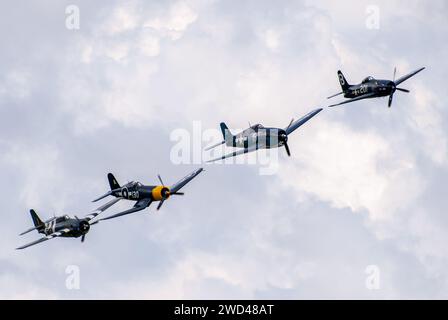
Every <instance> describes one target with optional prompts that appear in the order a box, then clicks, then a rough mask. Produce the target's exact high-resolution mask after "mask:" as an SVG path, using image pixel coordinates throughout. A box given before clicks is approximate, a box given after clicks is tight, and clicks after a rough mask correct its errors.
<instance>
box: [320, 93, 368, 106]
mask: <svg viewBox="0 0 448 320" xmlns="http://www.w3.org/2000/svg"><path fill="white" fill-rule="evenodd" d="M375 95H376V94H375V93H373V92H371V93H368V94H365V95H363V96H359V97H357V98H353V99H350V100H347V101H344V102H341V103H338V104H332V105H331V106H328V107H330V108H332V107H337V106H340V105H342V104H346V103H351V102H355V101H359V100H364V99H368V98H373V97H375Z"/></svg>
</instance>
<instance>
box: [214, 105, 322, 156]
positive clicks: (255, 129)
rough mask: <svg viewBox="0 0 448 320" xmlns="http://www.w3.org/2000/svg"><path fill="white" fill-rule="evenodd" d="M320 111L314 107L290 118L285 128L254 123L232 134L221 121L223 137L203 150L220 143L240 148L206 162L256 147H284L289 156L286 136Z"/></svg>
mask: <svg viewBox="0 0 448 320" xmlns="http://www.w3.org/2000/svg"><path fill="white" fill-rule="evenodd" d="M321 111H322V108H320V109H316V110H313V111H311V112H310V113H308V114H307V115H306V116H304V117H302V118H301V119H299V120H297V121H295V122H294V119H293V120H291V122H290V123H289V125H288V126H287V127H286V128H285V129H280V128H265V127H263V126H262V125H261V124H256V125H254V126H251V127H250V128H248V129H246V130H244V131H243V132H241V133H239V134H237V135H233V134H232V133H231V132H230V130H229V128H228V127H227V125H226V124H225V123H224V122H222V123H221V131H222V135H223V137H224V140H223V141H222V142H219V143H217V144H215V145H213V146H210V147H208V148H206V149H205V150H206V151H207V150H211V149H213V148H216V147H218V146H220V145H222V144H226V146H227V147H234V148H242V149H240V150H238V151H235V152H232V153H229V154H227V155H225V156H222V157H220V158H217V159H213V160H208V161H207V162H214V161H218V160H224V159H226V158H230V157H235V156H238V155H241V154H245V153H249V152H253V151H257V150H258V149H272V148H279V147H285V149H286V153H287V154H288V156H291V152H290V150H289V146H288V136H289V135H290V134H291V133H293V132H294V131H295V130H297V129H298V128H299V127H301V126H302V125H304V124H305V123H306V122H308V121H309V120H311V118H313V117H314V116H315V115H317V114H318V113H319V112H321Z"/></svg>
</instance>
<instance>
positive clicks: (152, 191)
mask: <svg viewBox="0 0 448 320" xmlns="http://www.w3.org/2000/svg"><path fill="white" fill-rule="evenodd" d="M424 69H425V68H420V69H418V70H416V71H414V72H411V73H409V74H407V75H405V76H403V77H401V78H398V79H397V80H395V76H396V68H395V70H394V77H393V80H377V79H374V78H373V77H367V78H365V79H364V80H363V81H362V83H361V84H357V85H350V84H349V83H348V82H347V80H346V79H345V77H344V75H343V74H342V72H341V71H338V77H339V83H340V85H341V88H342V92H340V93H337V94H335V95H333V96H331V97H328V99H330V98H333V97H336V96H339V95H344V97H345V98H347V99H349V100H346V101H344V102H341V103H338V104H333V105H330V106H329V107H335V106H339V105H343V104H347V103H352V102H355V101H359V100H363V99H369V98H377V97H387V96H388V97H389V102H388V106H389V107H391V106H392V102H393V97H394V93H395V92H396V91H397V90H398V91H401V92H406V93H409V90H407V89H404V88H399V87H398V86H399V85H400V84H401V83H403V82H405V81H406V80H408V79H409V78H411V77H413V76H415V75H416V74H417V73H419V72H421V71H423V70H424ZM322 110H323V109H322V108H319V109H315V110H313V111H311V112H309V113H308V114H307V115H305V116H303V117H302V118H300V119H299V120H297V121H294V119H293V120H291V122H290V123H289V125H288V126H287V127H285V128H272V127H269V128H267V127H264V126H262V125H261V124H256V125H253V126H250V127H249V128H247V129H245V130H244V131H242V132H240V133H238V134H236V135H233V134H232V133H231V132H230V130H229V128H228V127H227V125H226V124H225V123H224V122H222V123H221V124H220V126H221V131H222V135H223V140H222V141H221V142H219V143H217V144H214V145H212V146H210V147H208V148H206V149H205V150H206V151H208V150H211V149H213V148H216V147H218V146H220V145H223V144H225V145H226V146H227V147H233V148H239V150H237V151H235V152H232V153H229V154H226V155H224V156H222V157H219V158H216V159H213V160H209V161H207V162H215V161H219V160H224V159H227V158H230V157H235V156H238V155H242V154H246V153H249V152H254V151H257V150H259V149H272V148H280V147H284V148H285V150H286V153H287V155H288V156H291V151H290V149H289V146H288V136H289V135H290V134H292V133H293V132H294V131H296V130H297V129H298V128H300V127H301V126H302V125H304V124H305V123H307V122H308V121H309V120H311V119H312V118H313V117H315V116H316V115H317V114H318V113H320V112H321V111H322ZM202 171H204V169H203V168H199V169H197V170H195V171H193V172H192V173H190V174H189V175H187V176H186V177H184V178H183V179H181V180H179V181H178V182H177V183H175V184H173V185H172V186H166V185H165V184H164V183H163V180H162V178H161V177H160V175H158V178H159V181H160V185H143V184H142V183H140V182H134V181H132V182H129V183H126V184H125V185H123V186H120V184H119V183H118V182H117V180H116V179H115V177H114V175H113V174H112V173H109V174H108V175H107V177H108V180H109V186H110V191H108V192H107V193H105V194H104V195H102V196H101V197H99V198H97V199H95V200H93V202H97V201H99V200H101V199H104V198H106V197H108V196H113V197H115V199H112V200H111V201H109V202H107V203H106V204H104V205H103V206H101V207H99V208H98V209H96V210H94V211H93V212H92V213H90V214H88V215H87V216H85V217H84V218H82V219H79V218H78V217H76V216H75V217H74V218H71V217H69V216H68V215H64V216H59V217H54V218H51V219H49V220H46V221H42V220H41V219H40V218H39V216H38V215H37V213H36V212H35V211H34V210H33V209H31V210H30V214H31V218H32V220H33V223H34V227H32V228H30V229H28V230H26V231H25V232H23V233H21V234H20V235H24V234H27V233H29V232H31V231H37V232H38V233H41V234H43V235H44V237H43V238H40V239H39V240H36V241H34V242H31V243H28V244H26V245H24V246H21V247H18V248H17V249H19V250H20V249H25V248H28V247H30V246H33V245H36V244H38V243H42V242H45V241H47V240H50V239H53V238H57V237H66V238H67V237H71V238H79V237H81V242H84V240H85V237H86V234H87V233H88V232H89V230H90V227H91V226H92V225H95V224H96V223H98V222H99V221H102V220H109V219H114V218H118V217H121V216H124V215H128V214H131V213H134V212H138V211H141V210H144V209H146V208H147V207H149V206H150V205H151V203H152V202H159V204H158V206H157V210H159V209H160V208H161V207H162V205H163V203H164V202H165V201H166V200H167V199H169V198H170V197H171V196H179V195H184V193H183V192H179V191H180V190H181V189H182V188H183V187H184V186H185V185H186V184H187V183H189V182H190V181H192V180H193V179H194V178H195V177H197V176H198V175H199V174H200V173H201V172H202ZM120 200H130V201H135V205H134V206H133V207H132V208H130V209H128V210H125V211H122V212H119V213H116V214H113V215H111V216H108V217H105V218H102V219H97V220H95V221H94V222H92V220H93V219H95V218H96V217H97V216H98V215H99V214H101V213H102V212H104V211H105V210H107V209H108V208H110V207H111V206H113V205H114V204H116V203H117V202H119V201H120Z"/></svg>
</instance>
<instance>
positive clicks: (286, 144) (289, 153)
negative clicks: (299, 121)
mask: <svg viewBox="0 0 448 320" xmlns="http://www.w3.org/2000/svg"><path fill="white" fill-rule="evenodd" d="M285 149H286V153H287V154H288V157H290V156H291V151H289V146H288V143H287V142H285Z"/></svg>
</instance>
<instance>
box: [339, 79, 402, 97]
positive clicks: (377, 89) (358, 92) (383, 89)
mask: <svg viewBox="0 0 448 320" xmlns="http://www.w3.org/2000/svg"><path fill="white" fill-rule="evenodd" d="M393 92H395V84H394V82H393V81H390V80H376V79H372V80H370V81H368V82H365V83H361V84H357V85H352V86H350V87H349V88H348V89H347V90H346V91H345V92H344V97H345V98H349V99H352V98H358V97H360V96H364V95H367V94H372V93H373V94H374V95H373V96H372V97H371V98H377V97H386V96H389V95H390V94H392V93H393Z"/></svg>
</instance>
